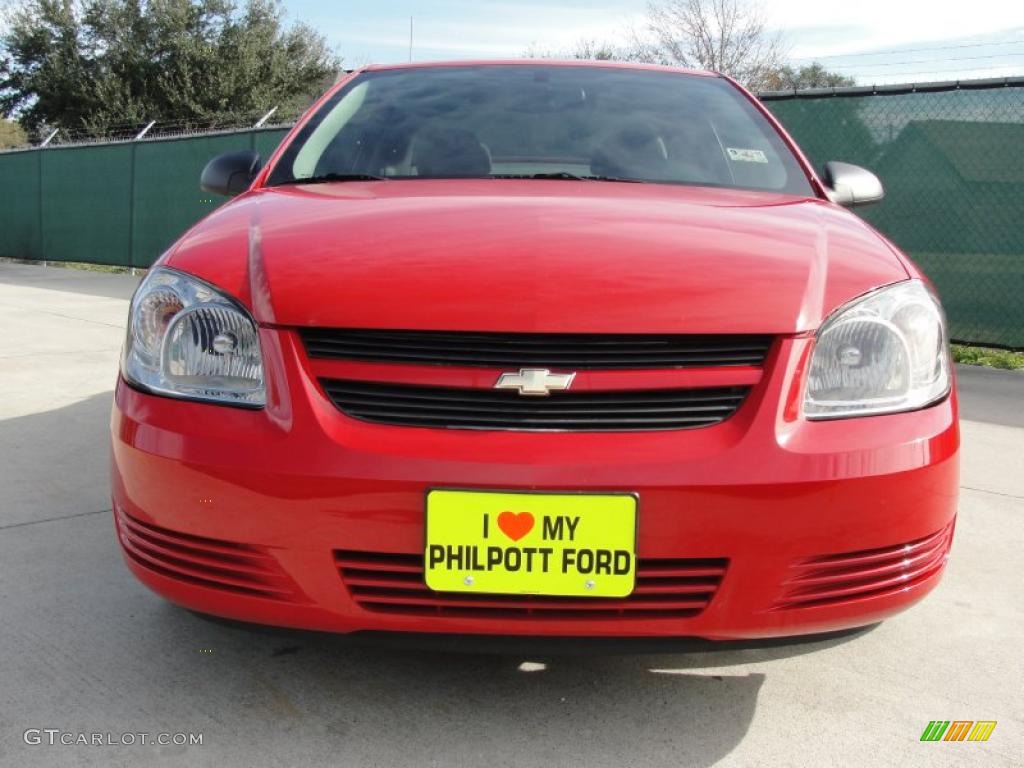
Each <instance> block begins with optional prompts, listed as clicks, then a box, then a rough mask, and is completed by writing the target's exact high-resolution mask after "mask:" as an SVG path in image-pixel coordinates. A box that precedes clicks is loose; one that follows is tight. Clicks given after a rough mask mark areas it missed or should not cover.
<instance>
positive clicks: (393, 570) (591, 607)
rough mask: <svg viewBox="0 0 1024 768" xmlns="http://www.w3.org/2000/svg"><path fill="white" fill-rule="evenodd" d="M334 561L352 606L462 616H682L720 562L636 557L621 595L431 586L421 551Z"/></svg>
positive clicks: (699, 605)
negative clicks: (478, 591) (631, 579)
mask: <svg viewBox="0 0 1024 768" xmlns="http://www.w3.org/2000/svg"><path fill="white" fill-rule="evenodd" d="M334 562H335V564H336V565H337V568H338V572H339V573H340V575H341V579H342V582H343V583H344V584H345V587H346V588H347V589H348V591H349V593H350V594H351V595H352V597H353V599H354V600H355V601H356V603H358V604H359V606H360V607H362V608H364V609H366V610H368V611H375V612H378V613H394V614H403V615H420V616H459V617H466V618H517V617H524V616H537V617H541V618H544V617H546V618H585V619H590V618H601V617H624V618H686V617H691V616H696V615H697V614H698V613H700V612H701V611H703V610H704V609H705V608H706V607H707V606H708V604H709V603H710V602H711V599H712V598H713V597H714V595H715V592H717V591H718V587H719V585H720V584H721V583H722V578H723V576H724V575H725V571H726V567H727V565H728V561H727V560H725V559H724V558H713V559H711V558H707V559H680V560H667V559H666V560H661V559H640V560H639V562H638V563H637V581H636V590H635V591H634V592H633V594H631V595H629V596H628V597H624V598H615V599H605V598H573V597H540V596H533V595H472V594H462V593H454V592H453V593H443V592H433V591H431V590H430V589H428V587H427V585H426V584H425V583H424V580H423V556H422V555H418V554H414V555H407V554H384V553H379V552H354V551H347V550H338V551H335V553H334Z"/></svg>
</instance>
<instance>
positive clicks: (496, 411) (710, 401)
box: [321, 379, 750, 432]
mask: <svg viewBox="0 0 1024 768" xmlns="http://www.w3.org/2000/svg"><path fill="white" fill-rule="evenodd" d="M321 384H322V385H323V388H324V391H325V392H326V393H327V395H328V397H330V398H331V400H332V401H333V402H334V404H335V405H336V406H337V407H338V408H339V409H340V410H341V411H343V412H344V413H346V414H348V415H349V416H352V417H354V418H357V419H362V420H363V421H372V422H376V423H378V424H395V425H402V426H413V427H451V428H455V429H515V430H565V431H574V432H601V431H638V430H656V429H687V428H693V427H707V426H710V425H712V424H718V423H719V422H721V421H723V420H724V419H727V418H728V417H729V416H731V415H732V414H733V412H735V410H736V409H737V408H738V407H739V406H740V403H742V402H743V398H745V397H746V395H747V392H749V390H750V388H749V387H716V388H714V389H657V390H645V391H634V390H630V391H626V392H572V391H569V392H552V393H551V394H550V395H548V396H546V397H526V396H523V395H520V394H519V393H518V392H514V391H511V390H509V391H504V390H493V389H462V388H455V387H423V386H409V385H404V384H382V383H378V382H372V381H342V380H338V379H322V380H321Z"/></svg>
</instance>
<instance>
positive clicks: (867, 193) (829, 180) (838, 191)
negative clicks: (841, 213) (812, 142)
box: [822, 160, 885, 208]
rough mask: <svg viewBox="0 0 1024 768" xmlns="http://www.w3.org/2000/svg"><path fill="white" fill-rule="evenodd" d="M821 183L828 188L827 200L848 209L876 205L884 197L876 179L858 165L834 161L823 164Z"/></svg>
mask: <svg viewBox="0 0 1024 768" xmlns="http://www.w3.org/2000/svg"><path fill="white" fill-rule="evenodd" d="M822 181H824V182H825V186H826V187H828V197H829V200H831V201H832V202H833V203H838V204H839V205H845V206H846V207H848V208H853V207H854V206H857V205H870V204H871V203H877V202H878V201H879V200H881V199H882V198H883V197H885V190H884V189H883V188H882V182H881V181H880V180H879V179H878V177H877V176H875V174H873V173H872V172H871V171H869V170H867V169H866V168H861V167H860V166H859V165H851V164H850V163H840V162H838V161H835V160H834V161H832V162H830V163H825V173H824V174H823V176H822Z"/></svg>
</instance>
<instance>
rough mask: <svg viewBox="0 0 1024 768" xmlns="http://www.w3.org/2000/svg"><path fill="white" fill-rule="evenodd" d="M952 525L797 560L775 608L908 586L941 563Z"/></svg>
mask: <svg viewBox="0 0 1024 768" xmlns="http://www.w3.org/2000/svg"><path fill="white" fill-rule="evenodd" d="M952 539H953V523H950V524H949V525H948V526H946V527H945V528H943V529H942V530H941V531H937V532H935V533H933V534H932V535H931V536H926V537H925V538H923V539H917V540H915V541H911V542H908V543H906V544H900V545H897V546H894V547H883V548H880V549H867V550H863V551H860V552H846V553H843V554H839V555H826V556H823V557H812V558H809V559H807V560H802V561H800V562H797V563H795V564H794V565H793V567H792V572H791V573H792V575H791V577H790V578H789V579H787V581H786V582H785V583H784V584H783V590H782V595H781V597H780V599H779V601H778V603H777V604H776V606H775V607H776V608H811V607H819V606H828V605H838V604H840V603H846V602H850V601H853V600H860V599H864V598H871V597H881V596H885V595H888V594H893V593H896V592H899V591H901V590H904V589H907V588H908V587H913V586H915V585H916V584H919V583H921V582H922V581H925V580H926V579H928V578H929V577H931V576H934V575H935V574H936V573H938V572H939V571H940V570H942V567H943V566H944V565H945V563H946V557H947V555H948V554H949V548H950V545H951V544H952Z"/></svg>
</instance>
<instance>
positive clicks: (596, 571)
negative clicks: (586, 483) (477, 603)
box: [423, 490, 637, 597]
mask: <svg viewBox="0 0 1024 768" xmlns="http://www.w3.org/2000/svg"><path fill="white" fill-rule="evenodd" d="M636 507H637V501H636V496H634V495H633V494H629V493H618V494H597V493H492V492H489V491H454V490H433V491H430V493H428V494H427V520H426V528H427V535H426V551H425V552H424V562H423V566H424V573H425V577H426V583H427V586H428V587H429V588H430V589H432V590H434V591H435V592H475V593H477V594H488V593H491V594H506V595H517V594H518V595H561V596H575V597H625V596H626V595H628V594H630V593H631V592H632V591H633V587H634V583H635V581H636Z"/></svg>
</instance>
